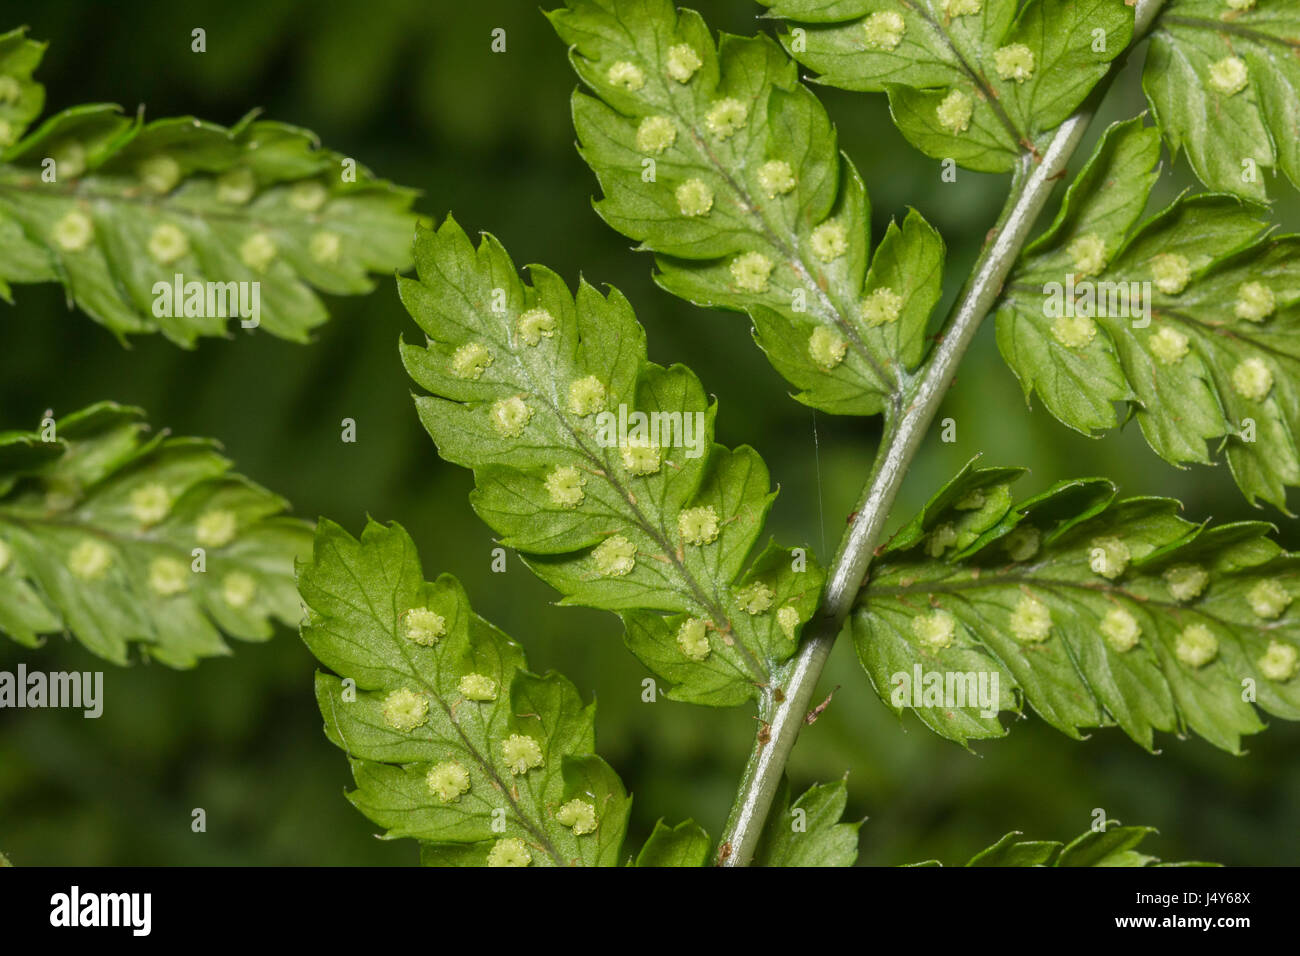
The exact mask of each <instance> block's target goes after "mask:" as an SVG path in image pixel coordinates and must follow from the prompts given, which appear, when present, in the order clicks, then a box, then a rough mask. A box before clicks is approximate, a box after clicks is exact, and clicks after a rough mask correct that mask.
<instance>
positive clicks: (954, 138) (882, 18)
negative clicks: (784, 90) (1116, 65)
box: [761, 0, 1133, 172]
mask: <svg viewBox="0 0 1300 956" xmlns="http://www.w3.org/2000/svg"><path fill="white" fill-rule="evenodd" d="M761 2H763V3H766V4H767V5H768V6H770V7H771V13H772V15H773V16H778V17H782V18H785V19H788V20H793V21H800V23H799V24H798V25H797V26H794V27H791V28H790V29H788V30H787V31H786V32H785V33H784V34H783V35H782V36H781V38H780V39H781V42H782V44H783V45H784V46H785V48H786V49H787V50H789V51H790V52H791V55H792V56H794V57H795V58H796V59H797V60H798V61H799V62H800V63H802V64H803V65H804V66H807V67H810V68H811V69H813V70H816V71H817V72H818V73H819V74H820V76H819V77H818V78H817V79H818V82H821V83H826V84H828V85H830V86H836V87H840V88H841V89H846V90H865V91H883V92H886V93H888V95H889V106H890V112H891V113H892V114H893V118H894V122H895V124H897V126H898V128H899V130H900V132H902V134H903V135H904V136H905V137H907V139H908V141H909V142H910V143H911V144H912V145H913V146H915V147H916V148H917V149H919V150H921V151H922V152H923V153H925V154H926V155H927V156H931V157H934V158H935V159H953V160H955V161H956V162H957V163H958V165H961V166H964V167H966V168H967V169H974V170H978V171H981V172H1006V171H1009V170H1010V169H1011V168H1012V167H1013V166H1014V165H1015V162H1016V160H1017V158H1018V157H1019V156H1020V155H1021V154H1022V153H1024V152H1034V153H1036V152H1037V145H1036V144H1037V143H1039V142H1040V141H1041V137H1042V135H1043V134H1044V133H1046V132H1048V131H1050V130H1053V129H1055V128H1056V127H1057V126H1059V125H1060V124H1061V123H1062V122H1063V121H1064V120H1065V119H1066V118H1067V117H1068V116H1070V114H1072V113H1073V112H1074V111H1075V110H1076V109H1078V107H1079V106H1080V104H1082V103H1083V101H1084V99H1085V98H1086V97H1087V95H1088V93H1089V92H1090V91H1091V90H1092V88H1093V87H1094V86H1096V84H1097V83H1098V82H1099V81H1100V80H1101V78H1102V77H1104V76H1105V75H1106V73H1107V71H1108V70H1109V68H1110V61H1111V60H1113V59H1114V58H1115V57H1116V56H1118V55H1119V54H1120V53H1121V52H1122V51H1123V50H1124V48H1125V47H1126V46H1127V45H1128V42H1129V39H1130V38H1131V37H1132V33H1133V10H1132V8H1131V7H1130V6H1128V5H1126V4H1125V3H1124V2H1123V0H1031V2H1029V3H1027V4H1025V5H1024V7H1023V9H1021V11H1020V13H1019V15H1018V16H1017V14H1016V7H1017V0H982V2H981V0H839V2H831V3H828V2H825V0H761Z"/></svg>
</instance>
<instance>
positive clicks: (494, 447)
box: [399, 218, 823, 705]
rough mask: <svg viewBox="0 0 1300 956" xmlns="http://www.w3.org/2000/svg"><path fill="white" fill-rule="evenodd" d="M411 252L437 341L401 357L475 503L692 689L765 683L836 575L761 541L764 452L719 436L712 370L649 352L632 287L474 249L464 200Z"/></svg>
mask: <svg viewBox="0 0 1300 956" xmlns="http://www.w3.org/2000/svg"><path fill="white" fill-rule="evenodd" d="M415 262H416V269H417V271H418V273H419V279H418V281H417V280H415V279H400V280H399V283H400V291H401V295H402V301H403V302H404V303H405V305H406V307H407V309H408V311H410V313H411V315H412V316H413V317H414V318H415V320H416V322H418V323H419V325H420V328H421V329H422V330H423V331H424V333H425V335H426V336H427V343H426V344H424V345H413V344H406V343H403V345H402V359H403V362H404V363H405V365H406V369H407V371H408V372H409V373H410V375H411V377H412V378H413V379H414V380H415V381H416V382H417V383H418V384H420V385H421V386H422V387H424V388H426V389H428V390H429V391H430V392H432V393H433V394H432V395H427V396H421V397H418V398H417V399H416V406H417V408H418V410H419V414H420V419H421V421H422V422H423V423H424V426H425V428H426V429H427V430H428V431H429V434H430V435H431V436H433V439H434V441H435V442H436V443H437V445H438V450H439V452H440V454H441V455H442V456H443V457H444V458H446V459H447V460H448V461H451V462H454V463H455V464H459V465H463V466H465V467H468V468H472V469H473V470H474V477H475V485H476V487H475V490H474V493H473V495H472V497H471V502H472V504H473V506H474V509H475V510H476V511H477V512H478V514H479V516H480V517H482V518H483V520H484V521H486V522H487V523H488V525H489V526H490V527H491V528H492V529H493V530H494V531H495V532H497V533H498V534H499V535H501V541H502V543H503V544H505V545H506V546H508V547H511V548H516V549H518V550H519V551H520V552H522V553H523V555H524V559H525V561H526V563H527V564H528V566H529V567H530V568H531V569H532V570H533V571H534V572H535V573H536V574H537V575H538V576H539V577H541V578H542V579H543V580H545V581H547V582H548V583H550V584H551V585H552V586H554V587H555V588H556V589H557V590H559V591H560V592H561V593H562V594H563V595H564V598H563V601H562V602H561V603H564V604H583V605H587V606H591V607H599V608H605V609H607V610H611V611H616V612H619V613H620V614H621V615H622V617H623V621H624V623H625V625H626V628H627V643H628V645H629V647H630V648H631V649H632V651H633V652H634V653H635V654H636V655H637V656H638V657H639V658H640V659H641V660H642V661H643V662H645V664H646V665H647V666H648V667H650V668H651V669H652V670H653V671H655V672H656V673H657V674H659V675H660V676H661V677H663V678H664V679H665V680H667V681H669V682H671V683H672V684H673V685H674V687H673V689H672V691H671V692H670V693H671V695H672V696H673V697H675V698H676V699H680V700H689V701H693V702H696V703H705V704H713V705H728V704H737V703H740V702H742V701H744V700H747V699H750V698H757V697H759V695H760V693H761V691H762V688H763V686H764V685H766V684H767V683H768V680H769V677H770V675H771V673H772V669H773V667H774V666H775V665H776V664H777V663H779V662H781V661H783V660H785V659H786V658H788V657H789V656H790V655H791V654H793V653H794V650H795V647H796V645H797V642H798V636H799V631H800V628H801V627H802V625H803V623H804V622H805V621H807V620H808V619H809V618H810V617H811V616H812V614H813V611H814V610H815V609H816V606H817V602H818V598H819V595H820V591H821V585H822V579H823V575H822V572H821V570H820V569H819V568H818V567H817V566H816V563H815V561H813V560H812V559H811V557H810V556H807V555H806V554H803V553H792V552H790V551H787V550H785V549H782V548H779V547H777V546H776V545H775V544H772V543H769V544H768V545H767V546H766V547H765V548H764V549H763V550H762V551H761V552H760V553H759V554H758V555H757V556H756V557H753V558H752V559H751V558H750V555H751V552H753V550H754V547H755V543H756V542H757V541H758V539H759V537H760V536H761V534H762V531H763V523H764V517H765V515H766V514H767V510H768V508H769V507H770V506H771V504H772V500H773V498H774V497H775V494H774V492H772V490H771V488H770V483H769V479H768V472H767V467H766V466H765V465H764V464H763V461H762V459H761V458H759V456H758V454H757V452H755V451H754V450H753V449H752V448H749V447H741V448H738V449H735V450H730V449H727V448H724V447H722V446H721V445H715V444H713V417H714V414H715V411H716V409H715V406H714V405H713V404H711V403H710V402H709V401H708V399H707V398H706V396H705V393H704V389H703V387H702V386H701V385H700V382H699V380H698V379H697V378H696V377H695V375H694V374H693V373H692V372H691V371H690V370H689V369H688V368H686V367H685V366H682V365H674V366H672V367H671V368H663V367H661V366H658V365H654V364H652V363H650V362H648V361H647V360H646V352H645V332H644V330H643V329H642V328H641V326H640V325H639V324H637V321H636V319H635V317H634V316H633V314H632V309H631V307H630V306H629V305H628V303H627V300H626V299H624V298H623V296H622V295H621V294H620V293H619V292H618V291H617V290H616V289H611V290H610V292H609V294H608V296H603V295H601V294H600V293H599V292H598V291H597V290H596V289H595V288H593V287H592V286H591V285H589V284H587V283H586V282H585V281H584V282H582V283H581V284H580V285H579V287H578V294H577V297H576V300H575V298H574V296H573V295H572V294H571V293H570V292H569V290H568V288H567V287H566V286H565V284H564V282H563V280H561V279H560V278H559V277H558V276H557V275H556V274H555V273H553V272H551V271H550V270H548V269H546V268H544V267H542V266H536V265H534V266H530V267H529V274H530V276H531V278H532V285H531V286H526V285H524V284H523V283H522V282H521V281H520V280H519V276H518V274H517V272H516V270H515V267H514V264H513V263H512V262H511V261H510V258H509V256H508V255H507V254H506V251H505V250H504V249H503V248H502V247H501V245H500V243H498V242H497V241H496V239H494V238H493V237H492V236H485V237H484V239H483V241H482V243H481V244H480V245H479V247H478V249H477V250H476V249H475V248H474V246H473V245H472V244H471V242H470V240H469V239H468V237H467V236H466V235H465V233H464V231H463V230H462V229H461V228H460V226H459V225H457V224H456V223H455V221H453V220H452V219H450V218H448V219H447V221H446V222H445V223H444V224H443V225H442V227H441V228H439V229H438V230H437V231H428V230H423V229H422V230H420V231H419V232H418V233H417V236H416V247H415ZM638 414H640V415H641V416H642V418H643V419H644V421H643V422H642V424H641V427H640V430H638V428H637V418H636V416H637V415H638ZM649 415H659V416H671V417H672V423H671V426H672V427H671V430H670V427H669V425H670V423H669V419H668V418H656V419H650V418H648V417H647V416H649ZM620 419H622V420H623V421H625V422H627V423H629V424H628V425H627V427H626V430H625V431H626V433H623V432H621V431H620V429H619V427H618V422H619V420H620ZM651 422H661V423H663V424H662V430H656V431H651V430H650V429H649V427H648V426H649V425H650V424H651ZM662 612H667V613H666V614H665V613H662Z"/></svg>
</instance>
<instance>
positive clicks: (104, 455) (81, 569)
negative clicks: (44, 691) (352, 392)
mask: <svg viewBox="0 0 1300 956" xmlns="http://www.w3.org/2000/svg"><path fill="white" fill-rule="evenodd" d="M142 416H143V413H142V412H141V411H140V410H139V409H135V408H127V407H124V406H121V405H116V404H113V403H110V402H104V403H100V404H97V405H92V406H90V407H89V408H85V409H82V410H81V411H79V412H74V413H73V414H71V415H68V416H66V417H64V418H62V419H60V420H59V421H58V422H48V423H46V425H45V426H44V427H43V428H42V429H41V430H40V431H32V432H18V431H9V432H0V629H2V630H3V631H5V632H6V633H8V634H9V636H10V637H12V638H13V639H14V640H16V641H17V642H18V643H20V644H23V645H26V646H29V647H36V646H38V645H39V644H40V643H41V640H42V637H41V636H42V635H45V634H55V633H58V632H61V631H67V632H70V633H71V634H72V635H73V636H74V637H76V639H77V640H78V641H80V642H81V643H82V644H84V645H85V646H86V647H87V648H88V649H89V650H91V651H92V652H94V653H95V654H97V655H99V656H100V657H103V658H105V659H106V660H109V661H112V662H113V663H116V664H125V663H126V662H127V658H128V653H127V652H128V646H129V645H130V644H133V643H134V644H138V646H139V647H140V649H141V651H142V653H144V654H146V655H148V656H149V657H151V658H154V659H156V660H159V661H162V662H163V663H165V664H167V665H169V666H172V667H191V666H193V665H194V664H195V663H197V662H198V661H199V660H200V659H201V658H204V657H212V656H214V655H220V654H228V653H229V649H228V648H227V647H226V644H225V642H224V641H223V640H222V638H221V632H222V631H224V632H225V633H227V634H229V635H231V636H233V637H237V638H239V639H241V640H246V641H261V640H266V639H267V638H269V637H270V636H271V633H272V628H271V619H272V618H275V619H278V620H280V621H283V622H284V623H286V624H295V623H296V622H297V620H298V617H299V612H298V598H297V592H296V589H295V587H294V580H293V562H294V559H295V558H296V557H298V556H299V555H301V554H303V553H305V551H306V549H307V546H308V543H309V541H310V529H309V526H308V525H306V524H305V523H304V522H301V521H297V520H295V519H291V518H287V517H284V516H282V515H281V512H282V511H284V509H285V508H286V506H287V503H286V502H285V501H284V500H283V499H281V498H279V497H278V496H276V495H273V494H271V493H270V492H268V491H266V490H265V489H264V488H260V487H258V486H257V485H255V484H253V483H252V482H250V481H248V480H247V479H246V478H244V477H242V476H241V475H237V474H233V473H231V471H230V467H231V463H230V462H229V461H228V460H227V459H226V458H224V457H223V456H222V455H221V454H219V453H218V451H217V445H216V443H215V442H212V441H208V440H204V439H195V438H172V437H169V436H168V435H167V434H166V433H165V432H163V433H160V434H157V435H152V436H151V435H149V434H148V428H147V426H146V425H145V424H144V422H143V421H142ZM196 548H201V549H203V552H204V553H203V558H202V560H203V565H202V567H203V570H202V571H201V573H200V572H199V571H198V570H197V568H198V560H197V558H196V556H195V554H194V549H196Z"/></svg>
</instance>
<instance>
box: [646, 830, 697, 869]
mask: <svg viewBox="0 0 1300 956" xmlns="http://www.w3.org/2000/svg"><path fill="white" fill-rule="evenodd" d="M708 858H709V835H708V834H707V833H705V832H704V830H703V828H701V827H700V826H699V824H697V823H695V822H694V821H691V820H687V821H685V822H684V823H679V824H677V826H675V827H670V826H668V825H667V824H665V823H664V822H663V821H662V820H659V821H656V823H655V828H654V830H653V831H652V832H651V833H650V837H649V839H647V840H646V841H645V846H643V847H642V848H641V852H640V853H638V854H637V857H636V865H637V866H704V864H705V863H706V862H707V861H708Z"/></svg>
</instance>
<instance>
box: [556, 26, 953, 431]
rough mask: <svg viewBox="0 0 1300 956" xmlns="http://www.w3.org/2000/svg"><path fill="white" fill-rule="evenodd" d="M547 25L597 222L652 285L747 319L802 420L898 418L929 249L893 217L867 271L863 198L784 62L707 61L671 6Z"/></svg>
mask: <svg viewBox="0 0 1300 956" xmlns="http://www.w3.org/2000/svg"><path fill="white" fill-rule="evenodd" d="M551 21H552V23H553V24H554V25H555V28H556V31H557V32H558V33H559V35H560V36H561V38H563V39H564V40H566V41H567V42H569V43H571V44H572V49H571V60H572V62H573V65H574V69H575V70H577V72H578V74H579V75H580V76H581V77H582V79H583V80H584V81H585V82H586V83H587V85H588V86H589V87H590V88H591V89H592V90H593V91H594V92H595V93H596V95H597V97H599V98H596V97H592V96H588V95H586V94H584V93H581V92H575V93H574V98H573V120H574V125H575V127H576V129H577V132H578V138H579V140H580V142H581V152H582V156H583V158H584V159H585V160H586V161H587V162H588V163H589V164H590V165H591V167H592V168H593V169H594V170H595V172H596V174H597V177H598V179H599V180H600V184H601V188H602V190H603V191H604V198H603V199H601V200H600V201H599V202H597V203H596V209H597V211H598V212H599V213H600V214H601V216H602V217H603V218H604V219H605V221H606V222H608V223H609V224H610V225H611V226H613V227H614V228H615V229H617V230H618V231H620V232H622V233H624V234H626V235H628V236H630V237H632V238H634V239H637V240H639V241H640V242H641V244H642V248H645V249H649V250H652V251H654V252H656V253H658V254H659V255H658V257H657V259H656V262H657V265H658V268H659V272H658V275H657V276H656V279H657V281H658V282H659V284H660V285H662V286H663V287H664V288H665V289H667V290H668V291H670V292H672V293H674V294H676V295H679V296H681V297H683V298H685V299H689V300H690V301H692V302H695V303H698V304H702V305H710V306H718V307H721V308H725V309H731V310H736V311H742V312H745V313H747V314H748V315H749V316H750V318H751V319H752V320H753V323H754V334H755V337H756V339H757V341H758V344H759V346H760V347H761V348H762V349H763V351H764V352H766V353H767V356H768V359H769V360H770V361H771V362H772V364H773V365H774V366H775V367H776V369H777V370H778V371H779V372H780V373H781V374H782V375H783V376H785V378H786V379H787V380H789V381H790V382H791V383H792V384H794V385H795V386H797V387H798V388H799V389H800V391H799V393H798V394H797V395H796V396H795V397H796V398H797V399H798V400H799V401H801V402H804V403H805V404H808V405H811V406H813V407H815V408H820V409H824V410H827V411H831V412H837V413H843V414H859V415H866V414H873V413H875V412H879V411H882V410H884V409H885V408H887V407H889V406H890V405H891V404H892V403H895V402H897V401H898V400H899V399H898V396H899V394H900V392H901V390H902V388H903V386H904V385H905V384H906V382H907V381H908V373H909V372H910V371H911V370H912V369H914V368H915V367H916V366H917V365H918V364H919V363H920V361H921V359H922V357H923V355H924V354H925V351H926V345H927V339H926V333H927V327H928V325H927V323H928V321H929V317H930V312H931V310H932V309H933V308H934V306H935V305H936V303H937V302H938V300H939V296H940V292H941V278H942V271H943V258H944V246H943V242H942V240H941V239H940V238H939V235H938V233H936V232H935V231H934V229H932V228H931V227H930V226H929V224H927V223H926V222H925V220H924V219H922V218H921V216H920V214H919V213H917V212H915V211H909V212H908V214H907V216H906V217H905V219H904V220H903V223H902V225H901V226H900V225H898V224H897V223H891V224H890V226H889V229H888V231H887V232H886V234H885V237H884V239H883V240H882V241H881V243H880V245H879V246H878V247H877V249H876V251H875V255H874V257H873V256H872V254H871V237H870V208H869V204H868V199H867V192H866V189H865V188H864V187H863V185H862V181H861V179H860V178H859V176H858V173H857V170H856V169H855V168H854V167H853V164H852V163H850V162H849V161H848V159H847V158H844V157H842V156H840V155H839V154H838V152H837V147H836V136H835V130H834V128H833V127H832V126H831V123H830V119H829V117H828V116H827V115H826V110H825V109H824V108H823V107H822V105H821V103H820V102H819V101H818V100H817V98H816V97H815V96H814V95H813V94H812V93H811V92H810V91H809V90H808V89H807V88H806V87H804V86H803V85H801V84H800V83H799V82H798V78H797V75H796V69H795V65H794V63H792V62H791V61H790V60H789V59H788V58H787V57H786V56H785V55H784V54H783V53H782V52H781V50H780V48H778V47H777V46H776V44H775V43H773V42H772V41H771V40H770V39H769V38H767V37H765V36H761V37H756V38H753V39H742V38H740V37H736V36H730V35H723V36H722V38H721V41H720V42H719V43H718V44H717V45H716V46H715V44H714V41H713V39H712V37H711V36H710V34H709V30H708V27H707V26H706V25H705V23H704V21H703V20H702V19H701V18H700V16H699V14H697V13H695V12H694V11H692V10H681V11H676V10H674V9H673V6H672V3H671V2H670V0H636V2H619V3H617V5H616V4H615V3H614V2H613V0H570V2H569V6H568V8H567V9H563V10H557V11H555V12H554V13H552V14H551ZM651 170H652V171H653V175H650V171H651Z"/></svg>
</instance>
